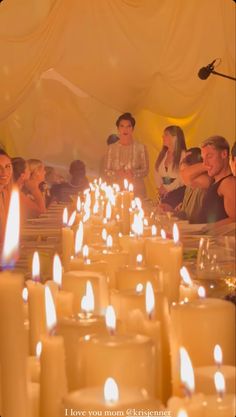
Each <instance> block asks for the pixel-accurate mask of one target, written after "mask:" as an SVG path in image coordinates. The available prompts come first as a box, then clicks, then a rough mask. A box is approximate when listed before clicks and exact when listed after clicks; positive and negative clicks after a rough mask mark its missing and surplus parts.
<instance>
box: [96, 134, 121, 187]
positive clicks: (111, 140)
mask: <svg viewBox="0 0 236 417" xmlns="http://www.w3.org/2000/svg"><path fill="white" fill-rule="evenodd" d="M118 140H119V136H117V135H116V134H114V133H112V134H111V135H109V136H108V138H107V140H106V142H107V146H109V145H112V144H113V143H116V142H118ZM105 164H106V154H105V155H103V157H102V159H101V161H100V167H99V176H100V177H101V178H103V180H104V181H107V182H110V178H109V177H108V176H107V175H106V174H105V168H106V166H105Z"/></svg>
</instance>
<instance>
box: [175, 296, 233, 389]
mask: <svg viewBox="0 0 236 417" xmlns="http://www.w3.org/2000/svg"><path fill="white" fill-rule="evenodd" d="M213 323H214V326H213V325H212V324H213ZM234 325H235V307H234V305H233V304H232V303H231V302H229V301H225V300H221V299H214V298H205V299H198V300H193V301H192V302H190V303H181V304H176V305H174V306H172V307H171V360H172V380H173V389H174V393H178V394H179V387H180V380H179V367H178V364H179V360H178V357H179V348H180V346H185V347H186V349H187V350H188V352H189V355H190V357H191V359H192V362H193V366H194V367H198V366H208V365H211V364H212V365H213V364H214V359H213V354H212V352H213V350H214V346H215V345H216V344H219V345H220V346H221V347H222V350H223V352H224V363H225V364H226V365H234V363H235V356H234V351H235V339H234V332H233V331H232V329H234ZM189 335H191V337H189ZM203 341H204V343H203Z"/></svg>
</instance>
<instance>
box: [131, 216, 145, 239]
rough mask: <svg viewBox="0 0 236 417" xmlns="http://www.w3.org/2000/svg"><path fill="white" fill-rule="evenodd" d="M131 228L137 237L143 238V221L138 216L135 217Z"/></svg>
mask: <svg viewBox="0 0 236 417" xmlns="http://www.w3.org/2000/svg"><path fill="white" fill-rule="evenodd" d="M131 228H132V231H133V232H134V233H135V234H136V235H137V236H141V235H142V234H143V220H142V218H141V217H140V216H139V215H138V214H135V215H134V222H133V224H132V226H131Z"/></svg>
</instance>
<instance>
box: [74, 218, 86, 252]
mask: <svg viewBox="0 0 236 417" xmlns="http://www.w3.org/2000/svg"><path fill="white" fill-rule="evenodd" d="M83 240H84V225H83V223H82V222H79V227H78V229H77V230H76V235H75V254H76V255H78V253H79V252H81V250H82V246H83Z"/></svg>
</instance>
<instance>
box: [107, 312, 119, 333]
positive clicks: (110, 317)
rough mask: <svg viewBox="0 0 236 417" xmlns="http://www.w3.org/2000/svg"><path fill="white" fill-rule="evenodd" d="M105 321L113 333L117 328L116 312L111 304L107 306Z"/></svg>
mask: <svg viewBox="0 0 236 417" xmlns="http://www.w3.org/2000/svg"><path fill="white" fill-rule="evenodd" d="M105 321H106V326H107V329H108V330H109V331H110V332H111V333H113V332H114V331H115V330H116V313H115V310H114V308H113V307H112V306H111V305H110V306H107V308H106V315H105Z"/></svg>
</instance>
